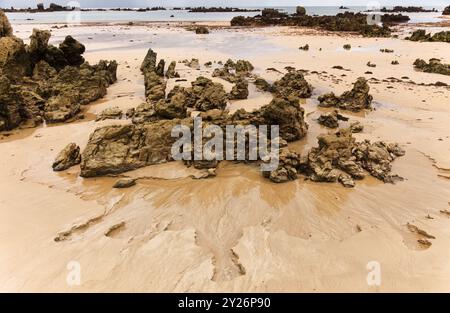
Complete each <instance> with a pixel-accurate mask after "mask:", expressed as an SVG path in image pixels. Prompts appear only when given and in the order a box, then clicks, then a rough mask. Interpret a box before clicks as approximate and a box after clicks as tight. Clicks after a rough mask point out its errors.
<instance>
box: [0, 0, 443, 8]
mask: <svg viewBox="0 0 450 313" xmlns="http://www.w3.org/2000/svg"><path fill="white" fill-rule="evenodd" d="M40 2H44V3H45V4H46V5H48V4H49V3H50V2H54V3H58V4H61V5H62V4H67V3H69V2H70V1H68V0H38V1H36V0H0V7H11V6H14V7H17V8H19V7H30V6H31V7H35V6H36V4H37V3H40ZM77 2H78V3H79V4H80V6H81V7H147V6H149V7H153V6H183V7H184V6H233V7H244V6H295V5H304V6H320V5H326V6H339V5H347V6H352V5H354V6H367V4H368V3H370V2H373V1H370V0H334V1H333V0H304V1H296V0H78V1H77ZM378 2H379V3H380V4H381V5H387V6H392V5H422V6H423V5H426V6H445V5H449V4H450V1H449V0H430V1H424V0H421V1H419V0H409V1H401V0H378Z"/></svg>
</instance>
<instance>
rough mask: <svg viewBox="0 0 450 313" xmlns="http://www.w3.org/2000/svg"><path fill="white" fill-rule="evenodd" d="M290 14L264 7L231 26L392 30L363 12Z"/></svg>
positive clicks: (381, 33) (379, 33)
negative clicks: (373, 20)
mask: <svg viewBox="0 0 450 313" xmlns="http://www.w3.org/2000/svg"><path fill="white" fill-rule="evenodd" d="M300 13H301V14H298V12H296V13H294V14H292V15H288V14H286V13H283V12H280V11H278V10H276V9H264V10H263V11H262V13H261V15H256V16H254V17H244V16H237V17H234V18H233V19H232V20H231V26H273V25H280V26H303V27H313V28H320V29H324V30H328V31H345V32H358V33H360V34H361V35H363V36H366V37H388V36H390V34H391V30H390V29H389V27H388V26H387V25H383V26H378V25H377V24H376V23H373V24H368V23H367V15H366V14H363V13H352V12H345V13H338V14H336V15H335V16H315V15H306V14H303V10H301V12H300Z"/></svg>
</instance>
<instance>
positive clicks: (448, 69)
mask: <svg viewBox="0 0 450 313" xmlns="http://www.w3.org/2000/svg"><path fill="white" fill-rule="evenodd" d="M414 68H416V69H417V70H420V71H422V72H426V73H436V74H442V75H450V64H442V63H441V60H439V59H430V61H429V63H427V62H426V61H424V60H422V59H416V61H414Z"/></svg>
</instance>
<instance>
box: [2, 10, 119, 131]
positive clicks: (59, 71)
mask: <svg viewBox="0 0 450 313" xmlns="http://www.w3.org/2000/svg"><path fill="white" fill-rule="evenodd" d="M5 18H6V17H5ZM6 22H7V19H6ZM6 22H5V21H2V22H1V23H2V25H3V26H2V27H3V28H5V26H4V25H7V24H8V23H6ZM8 33H11V32H9V31H8ZM30 39H31V40H30V45H29V46H26V45H25V44H24V43H23V41H22V40H21V39H19V38H17V37H14V36H12V35H11V36H7V37H1V38H0V89H1V91H2V92H1V94H0V131H1V130H9V129H13V128H15V127H17V126H19V125H20V124H22V123H24V122H30V123H31V126H35V125H37V124H39V123H40V122H42V120H46V121H47V122H48V123H53V122H63V121H66V120H68V119H70V118H72V117H74V116H75V115H76V114H77V113H78V112H79V111H80V110H81V105H85V104H88V103H90V102H92V101H94V100H97V99H99V98H101V97H103V96H104V95H105V94H106V89H107V87H109V85H110V84H112V83H114V82H115V81H116V80H117V77H116V71H117V63H116V62H115V61H111V62H107V61H100V62H99V63H98V64H96V65H93V66H91V65H89V64H88V63H84V58H83V57H82V56H81V54H82V53H83V52H84V50H85V48H84V46H83V45H82V44H80V43H79V42H78V41H76V40H75V39H73V38H72V37H70V36H67V37H66V38H65V40H64V41H63V42H62V43H61V44H60V45H59V48H57V47H55V46H49V45H48V41H49V39H50V32H49V31H43V30H38V29H34V30H33V33H32V35H31V37H30Z"/></svg>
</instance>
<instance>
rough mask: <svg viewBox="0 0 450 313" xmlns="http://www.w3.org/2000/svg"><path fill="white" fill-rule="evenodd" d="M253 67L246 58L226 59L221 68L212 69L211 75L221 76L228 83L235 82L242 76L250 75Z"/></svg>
mask: <svg viewBox="0 0 450 313" xmlns="http://www.w3.org/2000/svg"><path fill="white" fill-rule="evenodd" d="M253 69H254V67H253V65H252V64H251V63H250V62H249V61H247V60H237V61H236V62H234V61H233V60H231V59H228V60H227V61H226V62H225V64H224V65H223V67H222V68H216V69H215V70H214V71H213V74H212V76H213V77H219V78H222V79H224V80H226V81H228V82H230V83H236V82H237V81H238V80H240V79H241V78H242V77H248V76H250V74H251V72H252V71H253Z"/></svg>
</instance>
